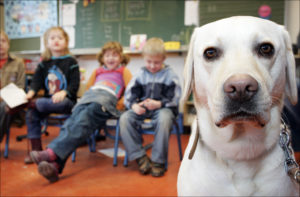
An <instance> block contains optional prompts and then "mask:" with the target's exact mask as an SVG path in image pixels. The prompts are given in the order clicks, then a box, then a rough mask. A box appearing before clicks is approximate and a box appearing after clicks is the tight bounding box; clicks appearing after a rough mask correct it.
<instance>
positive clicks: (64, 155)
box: [48, 103, 112, 172]
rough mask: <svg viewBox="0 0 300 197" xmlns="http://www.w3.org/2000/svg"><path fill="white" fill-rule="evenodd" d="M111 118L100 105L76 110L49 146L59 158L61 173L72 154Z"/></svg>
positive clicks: (93, 104) (80, 106) (84, 106)
mask: <svg viewBox="0 0 300 197" xmlns="http://www.w3.org/2000/svg"><path fill="white" fill-rule="evenodd" d="M111 116H112V115H111V114H110V113H109V112H108V111H106V110H105V108H104V107H102V105H101V104H99V103H86V104H81V105H79V106H77V107H76V108H75V110H74V111H73V112H72V115H71V116H70V117H69V118H68V119H67V120H66V121H65V123H64V124H63V126H62V127H61V129H60V133H59V136H58V137H57V138H55V139H54V140H53V141H52V142H51V143H50V144H49V145H48V148H50V149H52V150H53V151H54V152H55V154H56V155H57V156H58V157H59V161H58V162H59V164H60V168H61V169H60V172H61V171H62V168H63V166H64V164H65V162H66V161H67V159H68V157H69V156H70V155H71V153H72V152H73V151H74V150H76V148H77V147H78V146H79V145H80V144H82V143H83V142H84V141H86V139H87V138H88V137H89V136H90V135H91V134H92V133H93V132H94V131H95V130H96V129H99V128H100V127H101V126H103V125H104V124H106V120H107V119H109V118H110V117H111Z"/></svg>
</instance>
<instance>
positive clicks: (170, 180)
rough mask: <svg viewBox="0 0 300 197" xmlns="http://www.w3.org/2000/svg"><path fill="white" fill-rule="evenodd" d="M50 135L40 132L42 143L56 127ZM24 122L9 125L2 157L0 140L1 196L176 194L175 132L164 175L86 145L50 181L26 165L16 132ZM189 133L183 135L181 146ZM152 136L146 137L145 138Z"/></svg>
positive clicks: (99, 146)
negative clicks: (116, 162) (6, 153)
mask: <svg viewBox="0 0 300 197" xmlns="http://www.w3.org/2000/svg"><path fill="white" fill-rule="evenodd" d="M48 131H50V135H49V136H43V147H45V146H46V145H47V144H48V143H49V142H50V141H51V140H52V139H53V138H54V137H55V136H57V135H58V132H59V130H58V128H56V127H49V129H48ZM25 133H26V126H23V127H22V128H16V127H13V128H12V129H11V137H10V148H9V156H8V159H4V158H3V151H4V140H3V142H2V143H1V157H0V167H1V169H0V172H1V176H0V178H1V180H0V182H1V184H0V196H176V195H177V193H176V181H177V173H178V169H179V165H180V161H179V156H178V148H177V141H176V136H175V135H172V136H171V138H170V146H169V165H168V171H167V172H166V174H165V176H163V177H160V178H154V177H152V176H151V175H147V176H142V175H140V174H139V172H138V167H137V164H136V163H135V162H130V163H129V166H128V167H127V168H125V167H123V165H122V161H123V158H119V165H118V166H117V167H113V166H112V161H113V160H112V158H110V157H107V156H105V155H103V154H101V153H98V152H96V153H91V152H89V150H88V147H87V146H83V147H80V148H78V149H77V156H76V162H75V163H72V161H71V158H69V160H68V162H67V164H66V167H65V169H64V171H63V173H62V174H61V176H60V180H59V181H58V182H56V183H53V184H50V183H49V182H48V181H47V180H46V179H44V178H43V177H41V176H40V175H39V174H38V172H37V166H36V165H35V164H32V165H25V164H24V163H23V159H24V157H25V155H26V154H27V146H28V144H27V140H26V139H25V140H23V141H21V142H17V141H16V136H17V135H21V134H25ZM188 137H189V136H188V135H182V149H183V150H184V149H185V147H186V145H187V141H188ZM151 140H152V136H148V137H146V138H145V142H146V143H147V142H149V141H151ZM110 147H113V141H112V140H110V139H107V140H106V141H99V142H97V149H103V148H110Z"/></svg>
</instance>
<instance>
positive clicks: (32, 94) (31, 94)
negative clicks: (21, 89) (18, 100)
mask: <svg viewBox="0 0 300 197" xmlns="http://www.w3.org/2000/svg"><path fill="white" fill-rule="evenodd" d="M34 94H35V92H34V91H33V90H29V91H28V92H27V94H26V98H27V100H31V99H32V98H33V96H34Z"/></svg>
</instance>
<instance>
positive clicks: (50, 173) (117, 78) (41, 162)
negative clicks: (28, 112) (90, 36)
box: [30, 42, 131, 182]
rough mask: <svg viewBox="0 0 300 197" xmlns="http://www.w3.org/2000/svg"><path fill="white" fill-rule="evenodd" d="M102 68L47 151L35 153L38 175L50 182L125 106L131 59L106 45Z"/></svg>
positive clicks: (114, 44) (115, 44)
mask: <svg viewBox="0 0 300 197" xmlns="http://www.w3.org/2000/svg"><path fill="white" fill-rule="evenodd" d="M97 59H98V61H99V63H100V67H99V68H97V69H96V70H95V71H94V72H93V73H92V75H91V77H90V79H89V81H88V87H90V88H89V90H88V91H86V92H85V94H84V95H83V97H82V98H81V99H80V101H79V102H78V103H77V104H76V106H75V107H74V109H73V111H72V115H71V117H70V118H69V119H67V120H66V121H65V123H64V125H63V126H62V128H61V130H60V132H59V136H58V137H57V138H56V139H54V140H53V141H52V142H51V143H50V144H49V145H48V148H47V149H46V150H45V151H32V152H31V153H30V156H31V158H32V159H33V160H34V162H35V163H37V164H38V171H39V173H40V174H41V175H42V176H43V177H45V178H46V179H48V180H49V181H50V182H55V181H57V180H58V174H59V173H61V172H62V170H63V168H64V165H65V162H66V161H67V159H68V157H69V156H70V154H71V153H72V152H73V151H74V150H75V149H76V148H77V147H78V146H79V145H80V144H82V143H83V142H84V141H85V140H86V139H87V137H89V136H90V135H91V134H92V133H93V132H94V131H95V130H96V129H98V128H101V126H103V125H105V122H106V120H107V119H109V118H111V117H119V115H120V112H119V111H118V109H117V108H116V106H117V103H119V105H118V106H119V109H120V108H121V107H122V106H123V100H122V96H123V92H124V89H125V88H126V86H127V84H128V83H129V81H130V79H131V73H130V71H129V70H128V69H127V68H126V67H125V66H126V64H127V63H128V61H129V58H128V57H127V56H126V55H125V54H124V53H123V48H122V46H121V44H120V43H118V42H107V43H106V44H105V45H104V46H103V48H102V49H101V51H100V53H99V54H98V56H97Z"/></svg>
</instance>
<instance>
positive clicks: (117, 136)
mask: <svg viewBox="0 0 300 197" xmlns="http://www.w3.org/2000/svg"><path fill="white" fill-rule="evenodd" d="M119 139H120V125H119V120H117V125H116V135H115V147H114V160H113V166H117V165H118V148H119Z"/></svg>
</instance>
